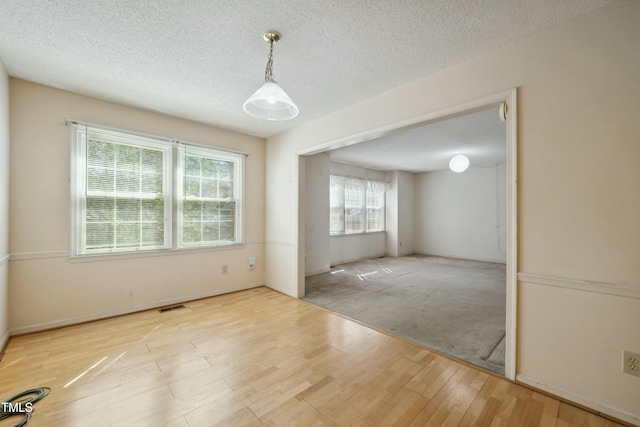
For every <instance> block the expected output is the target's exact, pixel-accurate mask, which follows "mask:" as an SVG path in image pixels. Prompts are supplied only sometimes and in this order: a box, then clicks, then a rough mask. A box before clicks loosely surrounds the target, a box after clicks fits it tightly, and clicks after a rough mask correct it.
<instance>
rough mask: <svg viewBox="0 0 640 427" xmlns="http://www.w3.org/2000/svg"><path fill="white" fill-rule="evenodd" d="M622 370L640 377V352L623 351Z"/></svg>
mask: <svg viewBox="0 0 640 427" xmlns="http://www.w3.org/2000/svg"><path fill="white" fill-rule="evenodd" d="M622 372H624V373H627V374H631V375H635V376H637V377H640V353H633V352H631V351H628V350H624V351H623V352H622Z"/></svg>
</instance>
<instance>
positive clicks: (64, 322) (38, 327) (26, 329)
mask: <svg viewBox="0 0 640 427" xmlns="http://www.w3.org/2000/svg"><path fill="white" fill-rule="evenodd" d="M261 286H264V282H258V283H251V284H247V285H242V286H231V287H228V288H224V289H217V290H215V291H213V292H206V293H203V294H198V295H189V296H185V297H179V298H171V299H167V300H162V301H155V302H152V303H148V304H142V305H139V306H136V307H127V308H124V309H121V310H114V311H108V312H102V313H98V314H91V315H86V316H75V317H70V318H67V319H61V320H54V321H52V322H44V323H38V324H35V325H28V326H21V327H18V328H13V329H11V330H10V331H9V332H8V333H7V334H8V335H7V336H15V335H23V334H29V333H33V332H40V331H45V330H49V329H56V328H63V327H65V326H72V325H76V324H79V323H87V322H92V321H95V320H101V319H107V318H110V317H116V316H124V315H126V314H132V313H137V312H140V311H147V310H153V309H156V308H159V307H164V306H167V305H172V304H180V303H185V302H189V301H196V300H199V299H203V298H209V297H214V296H218V295H223V294H228V293H232V292H238V291H244V290H247V289H254V288H259V287H261ZM0 348H1V347H0Z"/></svg>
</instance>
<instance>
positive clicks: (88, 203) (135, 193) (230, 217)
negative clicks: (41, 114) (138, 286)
mask: <svg viewBox="0 0 640 427" xmlns="http://www.w3.org/2000/svg"><path fill="white" fill-rule="evenodd" d="M72 144H73V150H72V153H73V154H72V162H71V164H72V204H73V208H72V221H73V236H72V246H73V250H72V252H73V255H91V254H109V253H122V252H138V251H149V250H166V249H181V248H188V247H195V246H214V245H225V244H234V243H240V242H241V240H240V237H241V229H240V226H241V224H242V221H241V220H240V219H241V216H240V214H241V209H240V207H239V206H240V195H241V191H240V190H241V184H242V183H241V176H242V175H241V172H242V163H243V156H242V155H240V154H234V153H226V152H222V151H219V150H214V149H208V148H193V149H192V148H191V147H186V148H185V147H184V146H180V147H178V146H173V145H172V143H171V142H170V141H166V140H163V139H156V138H150V137H144V136H139V135H135V134H128V133H126V132H121V131H113V130H106V129H101V128H98V127H91V126H85V125H78V124H74V125H73V126H72ZM174 165H175V166H174ZM174 215H175V217H177V222H176V223H175V225H174V222H173V221H172V218H173V217H174ZM176 229H177V232H176ZM174 235H177V236H178V238H177V239H173V238H172V237H173V236H174Z"/></svg>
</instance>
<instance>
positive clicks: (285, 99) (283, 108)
mask: <svg viewBox="0 0 640 427" xmlns="http://www.w3.org/2000/svg"><path fill="white" fill-rule="evenodd" d="M243 108H244V111H246V112H247V114H249V115H250V116H253V117H256V118H258V119H263V120H289V119H293V118H294V117H296V116H297V115H298V107H296V104H294V103H293V101H292V100H291V98H289V96H288V95H287V94H286V93H285V91H284V90H282V88H281V87H280V85H278V83H276V82H274V81H270V82H266V83H265V84H263V85H262V86H260V88H259V89H258V90H257V91H255V92H254V94H253V95H251V97H250V98H249V99H247V100H246V101H245V103H244V106H243Z"/></svg>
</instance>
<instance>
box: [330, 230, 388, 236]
mask: <svg viewBox="0 0 640 427" xmlns="http://www.w3.org/2000/svg"><path fill="white" fill-rule="evenodd" d="M385 233H386V231H384V230H382V231H363V232H360V233H340V234H330V235H329V237H349V236H369V235H372V234H385Z"/></svg>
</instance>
